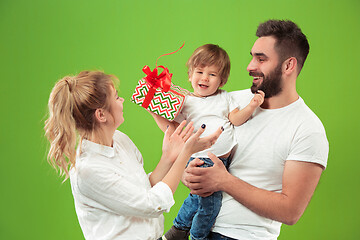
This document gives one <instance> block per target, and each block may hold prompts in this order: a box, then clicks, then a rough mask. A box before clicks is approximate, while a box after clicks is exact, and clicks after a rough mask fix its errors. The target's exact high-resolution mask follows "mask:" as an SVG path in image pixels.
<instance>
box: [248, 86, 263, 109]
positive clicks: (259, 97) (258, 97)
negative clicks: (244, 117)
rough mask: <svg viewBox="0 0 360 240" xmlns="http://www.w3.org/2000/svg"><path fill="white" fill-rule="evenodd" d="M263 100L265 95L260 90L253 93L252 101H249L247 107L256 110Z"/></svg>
mask: <svg viewBox="0 0 360 240" xmlns="http://www.w3.org/2000/svg"><path fill="white" fill-rule="evenodd" d="M264 98H265V93H264V92H263V91H261V90H258V91H257V93H255V95H254V97H253V99H251V101H250V103H249V106H250V107H252V108H254V109H255V108H257V107H259V106H260V105H261V104H263V102H264Z"/></svg>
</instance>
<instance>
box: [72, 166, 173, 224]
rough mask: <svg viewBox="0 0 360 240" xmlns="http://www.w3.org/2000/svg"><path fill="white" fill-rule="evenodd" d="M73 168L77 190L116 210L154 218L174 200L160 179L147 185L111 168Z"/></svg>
mask: <svg viewBox="0 0 360 240" xmlns="http://www.w3.org/2000/svg"><path fill="white" fill-rule="evenodd" d="M77 171H78V176H77V177H78V179H77V183H78V188H79V191H80V192H81V193H82V194H83V195H84V196H86V197H88V198H90V199H92V200H94V201H96V202H98V203H99V204H100V205H102V206H104V207H106V208H107V210H110V211H112V212H114V213H116V214H119V215H124V216H139V217H150V218H151V217H154V218H156V217H159V216H160V215H161V214H162V213H163V212H168V211H169V210H170V207H171V206H172V205H173V204H174V198H173V194H172V191H171V190H170V188H169V187H168V186H167V185H166V184H165V183H163V182H159V183H157V184H156V185H155V186H153V187H152V188H150V189H147V188H146V187H141V186H138V185H136V184H134V183H133V182H131V181H129V180H128V179H127V178H126V177H123V176H120V175H119V174H116V173H114V171H112V169H106V168H101V167H99V166H98V167H94V166H92V167H85V168H81V169H77ZM134 189H136V191H134ZM129 193H131V194H129Z"/></svg>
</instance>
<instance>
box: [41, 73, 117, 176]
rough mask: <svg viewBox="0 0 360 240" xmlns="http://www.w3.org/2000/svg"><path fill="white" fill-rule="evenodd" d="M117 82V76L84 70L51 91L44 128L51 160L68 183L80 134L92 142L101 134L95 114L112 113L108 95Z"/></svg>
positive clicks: (66, 78) (59, 82)
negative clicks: (98, 112)
mask: <svg viewBox="0 0 360 240" xmlns="http://www.w3.org/2000/svg"><path fill="white" fill-rule="evenodd" d="M115 81H117V79H116V77H114V76H112V75H107V74H105V73H103V72H100V71H83V72H81V73H79V74H78V75H77V76H66V77H64V78H62V79H61V80H59V81H58V82H57V83H56V84H55V86H54V88H53V89H52V91H51V94H50V98H49V103H48V107H49V118H48V119H47V120H46V121H45V128H44V129H45V135H46V137H47V138H48V140H49V141H50V150H49V154H48V161H49V163H50V164H51V165H52V166H53V167H54V168H55V169H59V170H60V176H64V175H65V180H66V179H67V178H68V176H69V170H70V168H72V167H74V166H75V157H76V150H75V148H76V142H77V135H80V138H81V139H82V138H86V139H90V137H91V136H92V135H93V134H94V133H98V132H99V131H100V129H99V127H98V122H97V121H96V119H95V111H96V109H99V108H102V109H104V110H108V111H109V110H110V106H109V96H111V87H114V84H115ZM97 135H101V134H97ZM100 141H101V140H100ZM67 159H68V160H67Z"/></svg>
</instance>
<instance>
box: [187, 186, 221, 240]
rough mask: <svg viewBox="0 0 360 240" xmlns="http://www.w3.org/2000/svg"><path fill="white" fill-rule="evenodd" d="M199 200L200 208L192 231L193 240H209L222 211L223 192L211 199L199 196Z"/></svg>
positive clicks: (216, 193) (215, 194)
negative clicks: (217, 217) (208, 237)
mask: <svg viewBox="0 0 360 240" xmlns="http://www.w3.org/2000/svg"><path fill="white" fill-rule="evenodd" d="M198 198H199V208H198V211H197V213H196V214H195V216H194V218H193V221H192V225H191V230H190V235H191V239H194V240H198V239H207V236H208V234H209V233H210V230H211V228H212V226H213V225H214V223H215V219H216V216H217V215H218V214H219V211H220V207H221V201H222V192H215V193H213V194H212V195H211V196H209V197H199V196H198Z"/></svg>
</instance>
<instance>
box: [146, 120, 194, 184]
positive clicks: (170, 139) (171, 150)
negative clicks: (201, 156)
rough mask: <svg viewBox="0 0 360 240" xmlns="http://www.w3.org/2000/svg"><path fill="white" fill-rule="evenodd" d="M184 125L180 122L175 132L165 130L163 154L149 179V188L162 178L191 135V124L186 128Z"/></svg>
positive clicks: (171, 129) (169, 129)
mask: <svg viewBox="0 0 360 240" xmlns="http://www.w3.org/2000/svg"><path fill="white" fill-rule="evenodd" d="M165 120H166V119H165ZM185 124H186V121H183V122H181V124H180V125H179V127H178V128H177V129H176V130H175V131H174V129H173V128H172V127H168V128H166V129H165V135H164V140H163V149H162V152H163V154H162V156H161V158H160V161H159V163H158V164H157V166H156V168H155V169H154V171H153V172H152V173H151V175H150V177H149V180H150V183H151V186H154V185H155V184H156V183H158V182H159V181H161V180H162V179H163V178H164V176H165V175H166V174H167V172H168V171H169V170H170V168H171V166H172V165H173V164H174V162H175V160H176V158H177V157H178V155H179V154H180V152H181V150H182V149H183V147H184V144H185V142H186V141H187V140H188V139H189V137H190V136H191V134H192V133H193V131H194V127H193V124H192V122H190V123H189V124H188V125H187V126H186V127H185ZM184 127H185V128H184Z"/></svg>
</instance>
